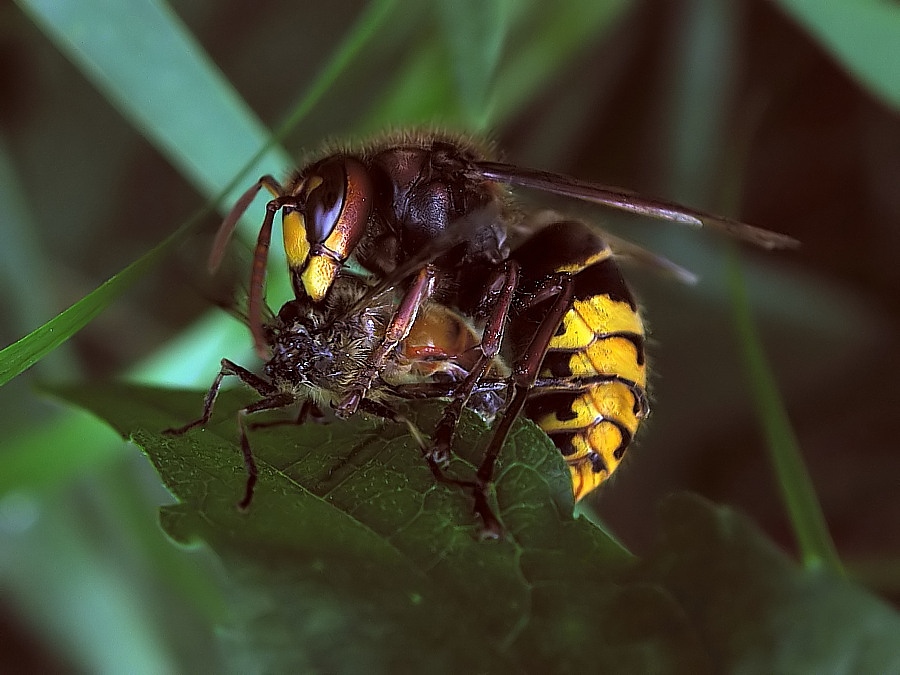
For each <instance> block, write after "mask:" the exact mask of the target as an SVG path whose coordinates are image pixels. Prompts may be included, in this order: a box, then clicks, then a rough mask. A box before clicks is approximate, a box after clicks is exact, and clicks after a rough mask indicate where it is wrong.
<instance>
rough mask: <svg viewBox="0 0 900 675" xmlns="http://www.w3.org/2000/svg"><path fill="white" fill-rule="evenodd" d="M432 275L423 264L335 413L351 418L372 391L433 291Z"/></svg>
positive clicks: (431, 267)
mask: <svg viewBox="0 0 900 675" xmlns="http://www.w3.org/2000/svg"><path fill="white" fill-rule="evenodd" d="M435 274H436V270H435V267H434V265H426V266H425V267H423V268H422V269H421V270H419V273H418V275H416V278H415V280H414V281H413V283H412V284H411V285H410V287H409V288H408V289H407V290H406V293H405V294H404V296H403V299H402V300H401V301H400V306H399V307H398V308H397V311H396V312H395V313H394V316H393V318H392V319H391V323H390V325H388V328H387V330H386V331H385V334H384V337H383V338H382V339H381V341H380V342H379V343H378V346H377V347H375V349H374V350H372V353H371V354H370V355H369V356H368V358H367V359H366V364H365V366H364V367H363V368H362V369H361V371H360V373H359V375H358V376H357V377H356V378H355V380H354V382H353V383H352V384H351V385H350V386H349V387H348V388H347V391H346V393H345V394H344V396H343V398H342V399H341V401H340V402H339V403H338V405H337V406H336V408H335V411H336V412H337V414H338V415H339V416H340V417H350V416H351V415H352V414H353V413H355V412H356V410H357V408H359V404H360V402H361V401H362V400H363V399H365V397H366V395H367V394H368V393H369V389H371V388H372V382H374V380H375V378H376V377H378V375H379V374H380V373H381V371H382V370H384V365H385V363H386V362H387V360H388V357H389V356H390V355H391V354H392V353H393V352H394V350H396V349H397V345H399V344H400V343H401V342H402V341H403V340H405V339H406V336H407V335H409V331H410V329H411V328H412V325H413V323H415V321H416V316H417V315H418V313H419V309H420V308H421V307H422V304H423V303H424V302H425V301H426V300H427V299H428V297H429V296H430V295H431V293H432V291H433V290H434V277H435Z"/></svg>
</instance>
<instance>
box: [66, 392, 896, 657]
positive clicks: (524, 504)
mask: <svg viewBox="0 0 900 675" xmlns="http://www.w3.org/2000/svg"><path fill="white" fill-rule="evenodd" d="M57 394H59V395H62V396H64V397H65V398H66V399H68V400H70V401H72V402H74V403H77V404H78V405H80V406H83V407H86V408H88V409H91V410H93V411H95V412H97V413H98V414H101V415H102V416H103V417H104V418H105V419H106V420H107V421H108V422H109V423H110V424H111V425H112V426H113V427H114V428H116V429H117V430H118V431H119V433H121V434H122V435H123V436H125V437H126V438H130V439H131V440H132V441H134V442H135V443H136V444H138V445H139V446H141V447H142V448H143V449H144V451H145V452H146V453H147V455H148V456H149V457H150V459H151V461H152V462H153V464H154V465H155V466H156V468H157V470H158V471H159V473H160V475H161V477H162V478H163V481H164V482H165V483H166V485H167V486H168V487H169V489H170V490H171V491H172V493H173V494H174V495H175V496H176V498H177V499H178V501H179V503H178V504H175V505H173V506H167V507H164V508H163V511H162V523H163V527H164V528H165V530H166V531H167V532H168V533H169V534H170V535H171V536H172V537H173V538H175V539H176V540H177V541H179V542H182V543H192V542H196V541H198V540H200V541H203V542H206V543H207V544H208V545H209V546H210V547H212V548H213V549H214V550H215V551H216V552H217V553H218V555H219V556H220V557H221V559H222V561H223V564H224V566H225V568H226V570H227V571H228V574H229V578H230V580H231V582H232V583H233V585H234V588H233V594H232V595H233V598H232V608H233V612H234V616H235V619H234V622H233V623H232V624H231V625H230V626H229V627H227V628H226V629H225V630H224V632H223V635H224V636H225V640H226V643H227V646H228V647H229V648H230V651H231V654H230V656H229V658H230V659H231V662H232V663H234V664H236V666H235V669H236V670H240V669H241V668H242V667H251V666H252V667H254V668H256V669H260V670H266V671H281V670H284V671H287V670H295V671H298V670H299V671H311V670H318V671H326V672H347V671H357V670H362V669H365V670H367V671H370V672H382V671H396V670H397V669H400V668H403V669H412V668H417V669H422V668H427V669H428V671H429V672H432V671H435V672H450V671H453V672H459V671H460V670H461V669H466V670H477V671H479V672H506V671H516V672H575V671H587V672H607V671H608V672H613V671H615V672H621V673H630V672H635V673H638V672H641V673H644V672H684V673H697V672H701V673H702V672H710V673H712V672H722V671H723V670H729V671H732V672H733V671H735V670H741V667H742V666H743V665H744V664H749V665H748V668H749V666H753V668H750V669H749V670H747V669H745V672H778V671H779V668H778V667H776V666H778V665H779V664H783V663H790V664H793V665H797V664H798V663H799V664H800V667H799V668H794V669H793V671H797V670H804V668H803V667H802V666H803V664H804V663H809V664H815V665H817V666H821V664H822V663H823V662H824V661H823V659H825V658H833V659H834V661H833V662H834V663H846V664H848V665H847V670H846V672H883V671H878V670H877V668H880V667H890V666H892V665H893V666H895V667H896V666H897V665H898V663H900V661H898V659H900V652H898V650H897V648H896V646H895V645H896V644H898V643H900V640H898V638H900V621H898V619H897V617H896V615H894V614H893V613H892V612H891V610H889V609H887V608H886V607H884V606H883V605H881V604H880V603H879V602H877V601H876V600H874V599H872V598H871V597H869V596H868V595H867V594H866V593H865V592H863V591H861V590H859V589H858V588H855V587H854V586H853V585H852V584H850V583H849V582H846V581H845V580H842V579H837V578H834V577H829V576H826V575H824V574H818V575H817V574H811V573H804V572H802V571H800V570H798V569H797V568H796V566H795V565H794V564H793V563H791V562H790V561H788V560H787V559H786V558H785V557H784V556H782V555H781V554H779V553H778V552H777V551H776V550H775V549H774V548H773V547H772V545H771V544H769V543H768V542H766V541H765V540H764V539H763V538H762V536H761V535H760V534H759V533H758V532H756V531H755V530H754V529H753V528H752V526H750V525H749V524H748V523H747V522H746V521H744V520H743V519H741V518H740V517H737V516H735V515H734V514H732V513H731V512H729V511H725V510H718V509H715V508H714V507H712V506H710V505H708V504H707V503H705V502H702V501H701V500H699V499H697V498H691V497H682V498H680V499H677V500H674V501H672V502H671V503H669V504H668V505H667V506H666V509H665V520H664V534H663V538H662V543H661V545H660V547H659V549H658V551H657V552H655V553H654V554H653V555H652V556H651V557H650V558H649V559H648V560H647V561H645V562H644V563H637V562H636V561H635V560H634V559H633V558H632V557H631V556H630V555H629V554H628V553H627V552H625V551H623V549H621V547H619V546H618V545H617V544H615V543H614V542H612V541H611V540H610V539H609V538H608V537H606V535H604V534H603V533H602V532H601V531H600V530H599V529H597V528H596V527H594V526H593V525H592V524H590V523H589V522H587V521H586V520H585V519H583V518H574V517H573V516H572V497H571V492H570V486H569V478H568V474H567V470H566V468H565V465H564V464H563V462H562V461H561V457H560V456H559V453H558V452H557V451H556V450H555V449H554V447H553V446H552V445H551V444H550V442H549V440H548V439H547V438H546V436H544V435H543V434H542V433H541V432H540V431H539V430H537V429H536V428H535V427H534V426H533V425H532V424H531V423H530V422H520V423H519V424H518V425H517V426H516V427H515V428H514V430H513V434H512V436H511V439H510V441H509V443H508V444H507V445H506V447H504V450H503V453H502V454H501V458H500V465H499V472H498V476H497V482H496V499H497V505H498V513H499V515H500V517H501V519H502V520H503V521H504V523H505V525H506V527H507V530H508V536H507V538H506V539H505V540H503V541H500V542H480V541H478V540H477V538H476V536H475V534H476V529H477V527H476V521H475V518H474V516H473V514H472V504H471V498H470V496H469V495H467V494H465V493H464V492H463V491H462V490H459V489H457V488H455V487H452V486H447V485H443V484H436V483H435V482H434V480H433V478H432V476H431V474H430V472H429V470H428V469H427V467H426V466H425V465H424V463H423V461H422V460H421V457H420V452H419V449H418V448H417V447H416V445H415V444H414V443H413V442H412V441H411V439H410V438H409V437H408V434H407V433H406V430H405V428H404V427H401V426H399V425H392V424H384V423H381V422H378V421H373V420H364V419H361V418H360V419H354V420H352V421H350V422H334V423H331V424H324V425H316V424H309V425H304V426H302V427H297V426H295V425H280V426H267V427H263V428H258V429H255V430H254V431H252V432H251V436H250V438H251V444H252V446H253V449H254V453H255V456H256V458H257V461H258V463H259V465H260V482H259V485H258V487H257V495H256V499H255V501H254V503H253V505H252V507H251V509H250V510H249V512H247V513H241V512H239V511H238V510H237V508H236V507H235V504H236V501H237V500H238V499H239V498H240V496H242V494H243V489H244V481H245V474H244V468H243V464H242V460H241V459H240V449H239V446H238V443H237V426H236V415H235V414H234V413H235V412H236V410H237V409H239V408H240V407H241V406H242V405H245V404H246V403H247V402H248V400H249V399H248V397H247V395H246V394H247V392H244V391H229V392H224V393H223V394H222V395H221V396H220V399H219V401H218V402H217V409H216V413H215V415H214V416H213V419H212V420H211V422H210V423H209V424H208V425H207V427H206V428H205V429H202V430H199V429H198V430H193V431H191V432H189V433H188V434H186V435H184V436H180V437H170V436H164V435H162V434H161V433H160V429H163V428H166V427H169V426H172V425H180V424H183V423H185V422H186V421H189V420H190V419H193V418H194V417H196V416H197V415H198V414H199V411H200V406H201V401H202V398H203V394H202V393H201V392H185V391H167V390H159V389H149V388H140V387H132V386H126V385H120V384H107V385H95V386H87V387H80V388H77V389H76V388H73V389H67V390H60V391H58V392H57ZM437 412H438V410H436V409H435V408H434V407H425V409H420V408H418V407H417V408H416V409H415V410H414V411H412V413H411V414H412V417H413V418H414V419H415V421H416V423H417V424H418V425H419V426H420V427H421V428H423V429H426V430H427V429H429V428H431V425H433V424H434V422H435V421H436V419H437ZM485 440H486V439H485V429H484V428H483V426H482V425H481V424H480V423H478V422H477V420H473V419H469V418H466V420H464V424H463V427H462V429H461V438H460V441H459V442H458V444H457V446H456V450H457V452H458V453H459V454H460V456H459V458H457V459H455V460H454V462H453V464H452V465H451V471H452V472H453V473H455V474H456V475H458V476H460V477H462V478H466V477H470V476H471V471H472V468H473V465H474V463H475V462H477V460H478V457H479V456H480V452H481V450H482V449H483V447H484V445H483V444H484V442H485ZM731 603H734V605H733V606H732V604H731ZM751 610H752V611H751ZM813 612H814V613H815V615H812V613H813ZM847 612H851V613H852V617H853V621H854V626H852V627H848V626H847V625H846V621H845V616H846V613H847ZM717 617H721V618H720V619H719V618H717ZM786 619H790V621H791V622H790V623H788V624H786V625H785V624H784V622H785V620H786ZM779 635H781V636H788V639H789V640H790V641H791V644H790V645H789V646H779V645H774V646H773V642H772V641H773V640H774V639H775V638H776V637H778V636H779ZM348 636H352V640H350V637H348ZM812 639H814V640H815V643H814V645H813V647H814V648H813V649H811V651H810V656H809V661H808V662H804V661H803V660H802V659H803V658H804V656H803V655H804V653H805V652H804V649H806V648H807V645H808V642H809V640H812ZM348 640H350V642H352V644H349V643H348ZM774 647H779V648H778V649H775V648H774ZM768 666H771V667H768ZM757 667H758V668H757ZM867 669H868V670H867ZM810 670H811V671H813V670H815V669H812V668H811V669H810ZM781 672H783V669H781Z"/></svg>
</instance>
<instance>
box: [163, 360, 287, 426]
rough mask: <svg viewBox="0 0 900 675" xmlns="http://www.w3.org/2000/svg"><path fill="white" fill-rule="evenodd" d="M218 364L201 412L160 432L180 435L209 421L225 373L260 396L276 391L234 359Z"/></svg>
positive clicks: (268, 383) (269, 394)
mask: <svg viewBox="0 0 900 675" xmlns="http://www.w3.org/2000/svg"><path fill="white" fill-rule="evenodd" d="M219 365H220V368H219V373H218V375H216V379H215V380H213V383H212V386H211V387H210V388H209V391H208V392H206V398H205V399H204V400H203V414H202V415H201V416H200V417H199V418H197V419H195V420H194V421H193V422H188V423H187V424H185V425H184V426H181V427H170V428H168V429H164V430H163V432H162V433H164V434H166V435H168V436H181V435H182V434H184V433H186V432H188V431H190V430H191V429H193V428H194V427H202V426H205V425H206V423H207V422H209V418H210V417H212V412H213V407H214V406H215V403H216V397H217V396H218V395H219V389H221V387H222V380H223V379H224V378H225V376H226V375H234V376H235V377H237V378H238V379H240V381H241V382H243V383H244V384H246V385H247V386H248V387H250V388H251V389H253V390H254V391H256V392H257V393H258V394H259V395H260V396H271V395H273V394H274V393H275V391H276V389H275V387H274V386H273V385H272V384H271V383H270V382H268V381H266V380H264V379H263V378H261V377H260V376H259V375H256V374H254V373H251V372H250V371H249V370H247V369H246V368H244V367H243V366H239V365H238V364H236V363H235V362H234V361H229V360H228V359H222V361H221V363H220V364H219Z"/></svg>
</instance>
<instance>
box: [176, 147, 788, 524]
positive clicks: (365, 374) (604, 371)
mask: <svg viewBox="0 0 900 675" xmlns="http://www.w3.org/2000/svg"><path fill="white" fill-rule="evenodd" d="M489 154H490V153H489V152H488V151H486V150H484V149H483V148H480V147H478V146H476V145H475V144H473V143H470V142H468V141H465V140H462V139H460V138H456V137H452V136H448V135H442V134H434V133H428V134H407V135H400V136H397V137H392V138H388V139H385V140H383V141H381V142H376V143H373V144H371V145H368V146H364V147H362V148H361V149H359V150H355V151H354V150H345V151H338V152H331V153H329V154H326V155H325V156H324V157H323V158H321V159H319V160H316V161H313V162H311V163H310V164H308V165H307V166H306V167H305V168H303V169H301V170H300V171H298V172H297V173H295V174H294V175H293V176H291V178H290V179H289V180H288V181H287V182H286V183H285V184H281V183H279V182H278V181H276V180H275V179H274V178H272V177H271V176H263V177H262V178H260V179H259V181H257V183H256V184H255V185H254V186H253V187H251V189H250V190H248V191H247V192H246V193H245V194H244V195H243V196H242V197H241V198H240V199H239V200H238V202H237V203H236V204H235V206H234V208H233V210H232V211H231V213H230V214H229V216H228V217H227V218H226V219H225V221H224V222H223V224H222V226H221V228H220V231H219V235H218V237H217V241H216V244H215V245H214V248H213V252H212V254H211V256H210V265H211V267H215V266H216V265H218V262H219V261H220V259H221V257H222V255H223V253H224V250H225V248H226V246H227V242H228V240H229V239H230V237H231V234H232V231H233V229H234V227H235V225H236V223H237V221H238V219H239V218H240V216H241V215H242V214H243V212H244V211H245V210H246V209H247V208H248V206H249V205H250V203H251V202H252V200H253V198H254V197H255V195H256V194H257V193H258V191H259V190H260V189H262V188H265V189H266V190H267V191H269V192H270V193H271V194H272V199H271V200H270V201H269V202H268V204H267V206H266V214H265V218H264V219H263V222H262V225H261V227H260V231H259V236H258V238H257V244H256V248H255V252H254V258H253V266H252V272H251V279H250V295H249V302H248V321H249V324H250V330H251V333H252V336H253V341H254V345H255V348H256V351H257V353H258V354H259V355H260V356H261V357H262V358H264V359H266V365H265V377H260V376H257V375H255V374H253V373H252V372H250V371H248V370H246V369H244V368H242V367H240V366H238V365H236V364H234V363H232V362H230V361H225V360H223V362H222V368H221V370H220V372H219V375H218V376H217V378H216V380H215V381H214V383H213V385H212V387H211V388H210V390H209V392H208V394H207V396H206V401H205V404H204V410H203V416H202V417H201V418H200V419H198V420H196V421H194V422H191V423H190V424H188V425H185V426H183V427H180V428H178V429H172V430H169V431H170V432H172V433H184V432H185V431H187V430H189V429H191V428H194V427H196V426H201V425H203V424H205V423H206V422H208V420H209V416H210V414H211V412H212V408H213V405H214V402H215V397H216V395H217V392H218V390H219V387H220V385H221V382H222V380H223V378H224V377H226V376H236V377H238V378H239V379H240V380H241V381H242V382H244V383H245V384H246V385H248V386H250V387H251V388H253V389H254V390H256V391H257V392H258V393H259V395H260V399H259V400H258V401H257V402H255V403H253V404H251V405H249V406H247V407H245V408H243V409H242V410H241V411H239V419H240V429H241V447H242V451H243V455H244V462H245V464H246V466H247V472H248V480H247V488H246V492H245V495H244V498H243V500H242V501H241V506H243V507H247V506H249V504H250V502H251V500H252V498H253V490H254V485H255V482H256V475H257V470H256V464H255V461H254V458H253V453H252V452H251V448H250V444H249V440H248V436H247V430H246V425H245V422H244V419H245V417H246V416H247V415H248V414H251V413H255V412H259V411H261V410H269V409H275V408H283V407H286V406H289V405H293V404H295V403H298V402H311V404H312V405H313V406H317V407H324V406H331V407H332V408H334V409H335V411H336V412H337V414H338V415H339V416H342V417H348V416H350V415H353V414H354V413H355V412H357V411H363V412H365V413H369V414H373V415H377V416H380V417H383V418H386V419H388V420H394V421H399V422H406V423H407V424H409V423H408V421H407V420H406V419H405V418H404V417H403V416H402V415H400V414H399V413H398V412H397V411H396V406H397V404H398V402H399V401H402V400H404V399H409V398H442V399H446V401H447V403H446V406H445V408H444V412H443V415H442V417H441V419H440V421H439V422H438V424H437V426H436V428H435V429H434V432H433V433H432V434H431V435H430V440H425V438H424V435H422V434H420V433H419V432H418V431H417V430H415V429H414V428H413V425H409V426H410V429H411V430H412V431H413V432H414V433H415V434H417V437H418V438H419V439H420V441H421V443H422V446H423V453H424V455H425V458H426V460H427V461H428V462H429V464H430V466H431V467H432V470H433V472H434V473H435V476H436V477H438V478H439V479H441V480H446V481H447V482H450V483H454V484H456V485H459V486H462V487H464V488H466V489H469V490H471V492H472V494H473V497H474V503H475V510H476V512H477V513H478V515H479V516H480V517H481V519H482V523H483V531H484V533H485V534H486V535H489V536H498V535H499V533H500V532H501V531H502V528H501V525H500V522H499V519H498V518H497V516H496V514H495V513H494V511H493V509H492V507H491V505H490V496H489V492H490V486H491V484H492V481H493V476H494V473H495V467H496V463H497V460H498V457H499V455H500V450H501V448H502V446H503V443H504V441H505V439H506V437H507V435H508V433H509V430H510V428H511V426H512V424H513V422H514V421H515V419H516V418H517V417H518V416H519V415H520V414H524V415H526V416H528V417H529V418H531V419H532V420H534V421H535V422H536V423H537V424H538V426H540V427H541V428H542V429H543V430H544V431H545V432H547V433H548V435H549V436H550V438H551V439H552V440H553V442H554V444H555V445H556V447H557V448H558V449H559V451H560V452H561V453H562V455H563V457H564V458H565V460H566V463H567V464H568V466H569V469H570V473H571V478H572V488H573V493H574V496H575V499H576V500H577V499H581V498H583V497H584V496H585V495H586V494H588V493H589V492H591V491H592V490H594V489H595V488H596V487H598V486H599V485H601V484H602V483H603V482H604V481H605V480H606V479H607V478H608V477H609V476H610V475H611V474H612V473H613V472H614V471H615V470H616V468H617V467H618V466H619V464H620V462H621V461H622V458H623V456H624V453H625V451H626V450H627V448H628V447H629V445H630V443H631V441H632V439H633V437H634V435H635V433H636V432H637V429H638V427H639V426H640V423H641V421H642V420H643V419H644V418H645V417H646V415H647V414H648V411H649V407H648V403H647V393H646V381H647V368H646V360H645V354H644V327H643V323H642V321H641V317H640V314H639V312H638V309H637V305H636V303H635V301H634V298H633V297H632V294H631V292H630V291H629V289H628V287H627V285H626V283H625V281H624V279H623V277H622V275H621V272H620V271H619V268H618V266H617V264H616V262H615V260H614V258H613V248H612V247H611V246H610V243H609V241H610V239H609V238H608V237H605V236H601V235H600V234H599V233H598V232H597V230H596V229H595V228H592V227H590V226H588V225H586V224H584V223H582V222H579V221H573V220H568V219H566V218H563V217H558V216H554V217H550V218H546V217H545V218H543V219H541V218H534V217H531V214H528V213H527V212H526V210H525V209H524V208H523V207H522V206H520V204H519V203H518V202H517V201H516V200H515V198H514V196H513V194H512V192H511V188H524V189H531V190H537V191H543V192H548V193H553V194H558V195H563V196H567V197H572V198H575V199H580V200H583V201H588V202H593V203H597V204H601V205H605V206H610V207H613V208H617V209H622V210H625V211H630V212H633V213H638V214H642V215H646V216H651V217H654V218H658V219H663V220H669V221H674V222H679V223H684V224H688V225H691V226H695V227H700V226H707V227H710V228H713V229H715V230H719V231H722V232H725V233H727V234H729V235H731V236H735V237H738V238H740V239H742V240H745V241H749V242H751V243H753V244H756V245H759V246H762V247H764V248H780V247H786V246H792V245H794V244H795V243H796V242H795V241H794V240H793V239H791V238H789V237H785V236H783V235H780V234H776V233H773V232H769V231H767V230H762V229H759V228H755V227H752V226H750V225H746V224H743V223H739V222H737V221H733V220H730V219H727V218H723V217H720V216H714V215H711V214H707V213H704V212H702V211H697V210H694V209H690V208H688V207H684V206H680V205H677V204H674V203H671V202H666V201H662V200H656V199H650V198H647V197H643V196H640V195H637V194H635V193H631V192H627V191H624V190H619V189H615V188H609V187H604V186H600V185H596V184H593V183H589V182H585V181H581V180H578V179H575V178H571V177H567V176H562V175H558V174H552V173H547V172H543V171H538V170H534V169H527V168H523V167H518V166H515V165H512V164H505V163H501V162H497V161H493V160H492V159H491V158H489V156H488V155H489ZM279 211H281V214H282V233H283V242H284V249H285V252H286V254H287V261H288V268H289V272H290V278H291V282H292V286H293V290H294V296H295V297H294V299H293V300H291V301H289V302H288V303H286V304H285V305H284V306H283V307H282V309H281V310H280V312H279V313H278V316H277V317H276V318H275V319H274V320H272V321H268V322H267V321H264V320H263V305H264V301H263V294H264V284H265V281H264V280H265V272H266V267H267V259H268V251H269V247H270V242H271V233H272V228H273V223H274V219H275V215H276V214H277V213H278V212H279ZM538 221H542V222H540V225H539V226H535V225H534V223H535V222H538ZM613 241H614V243H615V248H616V250H617V252H621V253H625V254H627V255H630V256H633V257H636V258H639V259H641V260H643V261H645V262H649V263H650V264H652V265H654V266H657V267H659V268H661V269H663V270H665V271H668V272H670V273H672V274H674V275H676V276H679V277H681V278H690V275H689V273H688V272H686V271H684V270H682V269H681V268H679V267H678V266H677V265H674V264H673V263H670V262H669V261H667V260H665V259H663V258H660V257H658V256H656V255H655V254H653V253H652V252H650V251H646V250H644V249H641V248H640V247H637V246H635V245H633V244H629V243H627V242H619V241H615V240H613ZM350 263H353V265H351V264H350ZM306 404H307V405H308V404H309V403H306ZM466 407H469V408H473V409H475V410H476V411H477V412H479V413H480V414H481V415H482V416H483V417H485V418H486V419H493V418H494V417H495V416H498V417H499V420H498V421H497V423H496V425H495V426H494V429H493V432H492V433H493V435H492V437H491V440H490V443H489V445H488V447H487V450H486V452H485V455H484V458H483V460H482V462H481V464H480V466H479V468H478V470H477V472H476V474H475V476H474V477H473V478H471V479H456V478H449V477H447V476H446V475H445V474H444V472H443V470H442V467H443V466H444V465H445V464H446V462H447V460H448V459H449V457H450V454H451V449H452V443H453V439H454V435H455V431H456V427H457V425H458V422H459V419H460V415H461V413H462V411H463V409H465V408H466Z"/></svg>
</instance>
